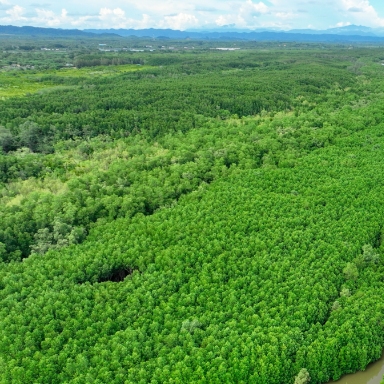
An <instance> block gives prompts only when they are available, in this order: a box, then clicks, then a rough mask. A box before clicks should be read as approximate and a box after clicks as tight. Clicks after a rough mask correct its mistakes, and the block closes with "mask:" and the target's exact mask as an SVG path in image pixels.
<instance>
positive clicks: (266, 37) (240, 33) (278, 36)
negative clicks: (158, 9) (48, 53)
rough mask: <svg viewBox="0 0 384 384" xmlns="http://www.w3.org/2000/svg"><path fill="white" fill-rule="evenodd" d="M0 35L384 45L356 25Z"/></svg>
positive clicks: (6, 29) (10, 29) (377, 34)
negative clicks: (312, 27) (277, 28)
mask: <svg viewBox="0 0 384 384" xmlns="http://www.w3.org/2000/svg"><path fill="white" fill-rule="evenodd" d="M0 35H21V36H47V37H48V36H51V37H71V36H83V37H101V36H100V35H102V36H105V37H107V36H110V37H113V36H114V37H134V36H136V37H148V38H158V39H164V38H168V39H186V38H190V39H212V40H256V41H286V42H294V41H297V42H334V43H337V42H340V43H353V42H359V43H384V28H381V29H380V28H379V29H373V28H369V27H364V26H358V25H349V26H346V27H339V28H331V29H327V30H314V29H295V30H290V31H281V30H273V29H258V30H253V31H251V30H237V29H236V28H233V27H231V26H225V27H222V28H218V29H216V30H202V29H201V30H187V31H179V30H173V29H153V28H149V29H85V30H78V29H56V28H38V27H27V26H26V27H15V26H11V25H7V26H0Z"/></svg>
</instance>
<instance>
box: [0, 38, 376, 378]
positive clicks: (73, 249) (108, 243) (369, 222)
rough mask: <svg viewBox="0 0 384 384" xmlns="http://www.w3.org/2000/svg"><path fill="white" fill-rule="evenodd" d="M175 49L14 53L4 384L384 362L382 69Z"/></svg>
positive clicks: (341, 52) (338, 58)
mask: <svg viewBox="0 0 384 384" xmlns="http://www.w3.org/2000/svg"><path fill="white" fill-rule="evenodd" d="M84 39H85V38H84ZM132 41H133V40H132ZM47 43H49V42H48V41H45V40H44V46H48V45H47ZM171 43H172V45H173V46H174V47H173V49H172V50H170V49H169V46H170V44H171ZM171 43H170V42H167V43H165V42H159V43H158V45H159V46H160V48H159V47H157V50H154V49H153V50H152V51H149V48H145V47H146V46H148V45H149V44H151V46H153V45H155V43H153V42H152V43H150V42H148V41H145V40H143V41H142V42H140V41H138V40H134V43H132V45H133V44H135V45H139V46H138V47H135V49H136V50H137V51H130V50H129V49H127V50H123V47H120V46H118V45H116V46H114V45H113V44H122V42H121V41H120V40H119V42H118V43H117V42H113V41H110V42H109V43H108V44H109V45H108V46H110V47H111V51H110V52H105V51H101V50H100V49H99V48H98V47H97V45H95V42H94V41H89V42H88V45H87V40H86V39H85V40H84V43H78V42H74V41H71V40H68V41H66V40H60V41H58V42H56V44H60V45H61V46H60V47H57V48H54V49H55V50H46V51H42V50H41V47H40V46H39V44H43V43H42V42H41V41H39V40H38V39H37V41H36V42H34V45H33V47H32V46H31V47H30V49H29V48H28V49H25V48H24V47H25V46H29V45H28V44H30V42H28V41H24V42H22V44H16V43H15V42H10V41H7V44H8V46H9V50H7V49H5V50H4V51H3V53H0V58H1V60H2V64H4V65H3V66H2V69H1V71H0V81H1V82H2V88H1V89H0V96H1V99H0V104H1V107H0V191H1V194H0V217H1V220H0V260H1V261H0V336H1V337H0V367H1V369H0V382H4V383H20V384H26V383H69V382H71V383H116V384H117V383H119V384H120V383H143V384H144V383H223V382H233V383H235V382H236V383H249V382H252V383H258V384H265V383H267V384H283V383H284V384H287V383H308V382H309V380H310V382H311V383H326V382H328V381H329V380H331V379H338V378H340V377H341V375H343V374H345V373H351V372H355V371H358V370H362V369H365V368H366V367H367V365H368V364H369V363H370V362H372V361H375V360H377V359H378V358H380V357H381V355H382V350H383V347H384V322H383V320H382V318H383V311H384V299H383V298H384V281H383V272H384V262H383V261H384V259H383V247H384V242H383V239H384V229H383V228H384V205H383V204H382V196H383V193H382V191H383V186H384V163H383V162H384V156H383V155H384V153H383V151H384V135H383V112H382V111H383V107H384V100H383V98H382V92H383V90H384V80H383V71H384V67H383V66H382V65H381V61H382V60H383V59H384V54H383V53H382V49H380V48H364V47H360V48H359V47H355V48H354V49H349V48H350V47H342V46H337V47H336V46H331V45H330V46H325V47H324V46H317V45H312V46H310V45H309V46H305V45H302V46H300V45H296V44H288V46H287V45H286V46H285V47H284V46H283V45H282V46H279V45H278V44H277V43H276V44H270V45H268V44H267V43H263V44H260V45H258V44H256V43H252V42H250V43H247V44H248V45H246V44H245V43H244V45H242V46H241V48H242V49H241V50H237V51H218V50H216V49H211V48H215V45H213V46H209V44H208V43H207V42H203V43H202V44H201V45H198V44H196V43H195V45H196V47H194V48H193V49H192V45H191V43H190V42H188V43H187V42H179V43H178V42H171ZM140 44H141V45H143V47H140ZM156 44H157V42H156ZM164 44H167V47H166V48H167V49H162V45H164ZM226 44H228V45H229V44H233V42H228V43H226ZM49 49H51V48H49ZM56 49H58V51H56ZM20 50H22V54H21V55H20V59H19V60H20V61H19V62H16V63H14V62H13V61H12V60H14V59H15V58H16V57H17V55H18V52H19V51H20ZM60 50H62V52H61V53H58V52H60ZM138 64H139V65H138ZM32 66H33V67H34V68H32ZM1 92H3V93H1Z"/></svg>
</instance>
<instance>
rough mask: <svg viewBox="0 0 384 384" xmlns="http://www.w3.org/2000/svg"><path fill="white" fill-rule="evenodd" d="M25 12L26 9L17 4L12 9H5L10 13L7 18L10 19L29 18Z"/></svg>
mask: <svg viewBox="0 0 384 384" xmlns="http://www.w3.org/2000/svg"><path fill="white" fill-rule="evenodd" d="M24 12H25V9H24V8H23V7H20V6H19V5H15V6H13V7H12V8H11V9H8V10H7V11H5V13H6V14H7V15H8V16H7V17H6V18H7V19H8V20H10V21H21V20H27V18H26V17H24V16H23V14H24Z"/></svg>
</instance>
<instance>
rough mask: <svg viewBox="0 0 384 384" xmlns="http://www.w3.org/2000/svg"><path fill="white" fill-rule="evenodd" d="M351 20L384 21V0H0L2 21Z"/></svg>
mask: <svg viewBox="0 0 384 384" xmlns="http://www.w3.org/2000/svg"><path fill="white" fill-rule="evenodd" d="M35 1H36V2H35ZM350 24H356V25H364V26H368V27H374V28H377V27H384V0H333V1H332V0H263V1H258V0H195V1H182V0H109V1H105V0H66V1H57V0H41V2H40V0H0V25H17V26H23V25H30V26H36V27H54V28H71V29H72V28H78V29H87V28H127V29H128V28H134V29H143V28H172V29H180V30H187V29H219V28H221V27H224V28H225V27H230V28H237V29H251V30H252V29H258V28H273V29H282V30H289V29H305V28H311V29H328V28H333V27H341V26H347V25H350Z"/></svg>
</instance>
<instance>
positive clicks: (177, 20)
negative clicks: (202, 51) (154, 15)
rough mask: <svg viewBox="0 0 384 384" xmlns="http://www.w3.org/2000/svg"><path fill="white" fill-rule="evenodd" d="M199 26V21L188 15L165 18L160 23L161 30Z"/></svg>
mask: <svg viewBox="0 0 384 384" xmlns="http://www.w3.org/2000/svg"><path fill="white" fill-rule="evenodd" d="M198 25H199V20H198V19H197V17H196V16H195V15H192V14H188V13H179V14H177V15H170V16H165V17H164V20H163V21H162V22H160V24H159V26H160V27H161V28H171V29H186V28H191V27H196V26H198Z"/></svg>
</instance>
